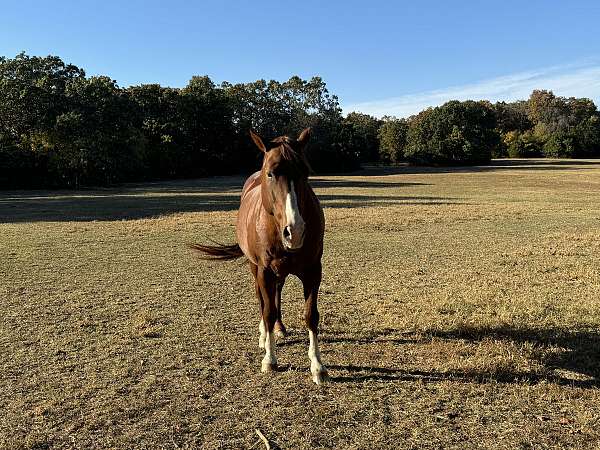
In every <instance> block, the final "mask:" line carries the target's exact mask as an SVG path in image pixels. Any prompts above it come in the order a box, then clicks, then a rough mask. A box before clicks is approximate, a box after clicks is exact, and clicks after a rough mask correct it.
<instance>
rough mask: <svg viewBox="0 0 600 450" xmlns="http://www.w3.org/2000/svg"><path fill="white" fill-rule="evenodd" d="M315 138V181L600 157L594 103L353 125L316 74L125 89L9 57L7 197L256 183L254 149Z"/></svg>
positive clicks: (0, 158)
mask: <svg viewBox="0 0 600 450" xmlns="http://www.w3.org/2000/svg"><path fill="white" fill-rule="evenodd" d="M307 126H310V127H312V129H313V139H312V142H311V146H310V149H309V152H310V154H309V160H310V162H311V165H312V166H313V169H314V170H315V171H316V172H321V173H322V172H342V171H348V170H353V169H356V168H358V167H359V166H360V164H361V163H362V162H366V161H369V162H370V161H383V162H391V163H395V162H399V161H407V162H410V163H414V164H447V165H452V164H480V163H486V162H488V161H489V160H490V158H492V157H530V156H538V157H541V156H548V157H600V115H599V113H598V110H597V108H596V106H595V105H594V103H593V102H592V101H591V100H589V99H575V98H563V97H557V96H555V95H554V94H553V93H552V92H549V91H534V92H533V93H532V94H531V97H530V98H529V99H528V100H527V101H519V102H512V103H504V102H499V103H495V104H492V103H490V102H487V101H464V102H459V101H451V102H448V103H446V104H444V105H442V106H439V107H436V108H428V109H426V110H424V111H422V112H420V113H419V114H417V115H415V116H412V117H409V118H406V119H404V118H403V119H398V118H394V117H384V118H383V119H381V120H380V119H377V118H375V117H372V116H370V115H367V114H361V113H358V112H354V113H350V114H348V115H347V116H345V117H344V116H343V115H342V110H341V108H340V105H339V100H338V98H337V97H336V96H335V95H333V94H331V93H329V91H328V90H327V86H326V84H325V83H324V81H323V80H322V79H321V78H319V77H314V78H312V79H310V80H303V79H301V78H299V77H292V78H290V79H289V80H288V81H285V82H277V81H265V80H258V81H255V82H251V83H239V84H231V83H227V82H224V83H221V84H220V85H217V84H215V83H214V82H213V81H212V80H211V79H210V78H209V77H207V76H194V77H192V78H191V80H190V81H189V82H188V84H187V85H186V86H185V87H184V88H170V87H164V86H160V85H159V84H142V85H137V86H131V87H128V88H122V87H120V86H118V85H117V83H116V82H115V81H114V80H112V79H111V78H109V77H106V76H91V77H89V76H86V74H85V71H84V70H83V69H81V68H79V67H77V66H74V65H72V64H66V63H65V62H63V61H62V60H61V59H60V58H59V57H56V56H48V57H37V56H28V55H26V54H24V53H22V54H19V55H17V56H16V57H15V58H5V57H0V187H4V188H7V187H9V188H16V187H75V188H77V187H79V186H83V185H108V184H112V183H117V182H123V181H141V180H150V179H167V178H179V177H198V176H206V175H214V174H230V173H236V172H247V171H249V170H253V169H256V168H257V167H258V164H259V159H258V155H257V152H256V151H255V150H254V148H253V147H252V145H251V142H250V140H249V138H248V130H249V129H250V128H252V129H254V130H255V131H257V132H258V133H259V134H261V135H262V136H264V137H267V138H272V137H275V136H279V135H282V134H288V133H289V134H292V135H294V134H296V133H297V132H298V131H299V130H300V129H302V128H305V127H307Z"/></svg>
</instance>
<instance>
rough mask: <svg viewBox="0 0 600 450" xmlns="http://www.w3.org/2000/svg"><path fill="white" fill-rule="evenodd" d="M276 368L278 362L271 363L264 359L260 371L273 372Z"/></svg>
mask: <svg viewBox="0 0 600 450" xmlns="http://www.w3.org/2000/svg"><path fill="white" fill-rule="evenodd" d="M276 370H277V363H269V362H264V361H263V363H262V365H261V367H260V371H261V372H262V373H271V372H275V371H276Z"/></svg>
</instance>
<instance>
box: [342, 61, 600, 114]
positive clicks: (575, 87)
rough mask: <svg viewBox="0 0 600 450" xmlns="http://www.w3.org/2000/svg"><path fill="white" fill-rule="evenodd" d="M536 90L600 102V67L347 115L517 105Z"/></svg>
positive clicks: (385, 103)
mask: <svg viewBox="0 0 600 450" xmlns="http://www.w3.org/2000/svg"><path fill="white" fill-rule="evenodd" d="M534 89H548V90H552V91H553V92H554V93H555V94H556V95H561V96H565V97H588V98H591V99H592V100H594V102H595V103H596V105H598V101H599V100H600V63H595V64H586V65H575V64H571V65H568V66H557V67H549V68H545V69H540V70H533V71H528V72H521V73H516V74H513V75H508V76H503V77H498V78H492V79H489V80H483V81H480V82H478V83H473V84H467V85H464V86H455V87H449V88H446V89H440V90H434V91H427V92H421V93H417V94H409V95H402V96H399V97H393V98H388V99H383V100H377V101H372V102H363V103H355V104H350V105H347V106H345V107H344V108H343V109H344V112H346V113H348V112H352V111H360V112H363V113H366V114H371V115H374V116H376V117H382V116H385V115H390V116H396V117H408V116H410V115H412V114H416V113H418V112H419V111H422V110H423V109H425V108H427V107H429V106H438V105H441V104H442V103H445V102H447V101H449V100H490V101H492V102H496V101H514V100H522V99H527V98H528V97H529V94H531V91H533V90H534Z"/></svg>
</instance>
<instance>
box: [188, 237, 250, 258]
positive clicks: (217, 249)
mask: <svg viewBox="0 0 600 450" xmlns="http://www.w3.org/2000/svg"><path fill="white" fill-rule="evenodd" d="M215 244H216V245H202V244H190V248H191V249H192V250H194V251H195V252H197V253H199V254H201V257H202V258H203V259H212V260H217V261H231V260H233V259H238V258H241V257H242V256H244V252H242V249H241V248H240V246H239V245H238V244H232V245H224V244H219V243H217V242H215Z"/></svg>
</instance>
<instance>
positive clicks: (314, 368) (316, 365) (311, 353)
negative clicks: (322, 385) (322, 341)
mask: <svg viewBox="0 0 600 450" xmlns="http://www.w3.org/2000/svg"><path fill="white" fill-rule="evenodd" d="M308 337H309V338H310V344H309V345H308V357H309V358H310V373H312V376H313V381H314V382H315V383H317V384H319V382H320V381H321V380H320V379H319V377H320V375H321V374H322V373H323V372H325V367H323V363H322V362H321V352H320V351H319V341H318V340H317V335H316V334H315V333H314V332H313V331H311V330H308Z"/></svg>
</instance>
